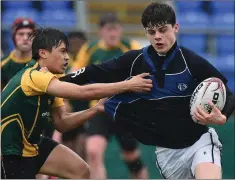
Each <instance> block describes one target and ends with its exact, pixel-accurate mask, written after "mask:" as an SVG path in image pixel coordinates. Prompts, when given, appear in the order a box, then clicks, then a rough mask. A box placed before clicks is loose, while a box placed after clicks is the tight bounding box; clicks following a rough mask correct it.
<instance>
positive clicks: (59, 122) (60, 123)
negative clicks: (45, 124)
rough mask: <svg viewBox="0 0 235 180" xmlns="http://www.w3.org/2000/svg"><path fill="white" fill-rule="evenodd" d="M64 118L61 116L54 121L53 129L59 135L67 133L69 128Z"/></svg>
mask: <svg viewBox="0 0 235 180" xmlns="http://www.w3.org/2000/svg"><path fill="white" fill-rule="evenodd" d="M64 117H65V115H62V116H61V117H59V118H58V117H57V118H56V120H54V126H55V129H56V130H57V131H58V132H60V133H65V132H67V131H69V127H68V125H67V124H66V120H65V118H64Z"/></svg>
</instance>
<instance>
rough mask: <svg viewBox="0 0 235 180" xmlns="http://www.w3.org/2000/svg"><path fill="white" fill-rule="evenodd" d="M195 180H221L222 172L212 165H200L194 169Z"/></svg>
mask: <svg viewBox="0 0 235 180" xmlns="http://www.w3.org/2000/svg"><path fill="white" fill-rule="evenodd" d="M195 178H196V179H221V178H222V171H221V168H220V167H219V166H217V165H216V164H213V163H200V164H198V165H197V166H196V168H195Z"/></svg>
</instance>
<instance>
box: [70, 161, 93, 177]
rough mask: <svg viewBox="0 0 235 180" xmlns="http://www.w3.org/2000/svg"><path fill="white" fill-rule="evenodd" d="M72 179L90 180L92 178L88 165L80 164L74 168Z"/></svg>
mask: <svg viewBox="0 0 235 180" xmlns="http://www.w3.org/2000/svg"><path fill="white" fill-rule="evenodd" d="M70 177H71V178H72V179H89V178H90V167H89V165H88V164H87V163H85V162H84V163H83V164H82V165H81V164H79V165H78V166H74V168H73V171H72V176H70Z"/></svg>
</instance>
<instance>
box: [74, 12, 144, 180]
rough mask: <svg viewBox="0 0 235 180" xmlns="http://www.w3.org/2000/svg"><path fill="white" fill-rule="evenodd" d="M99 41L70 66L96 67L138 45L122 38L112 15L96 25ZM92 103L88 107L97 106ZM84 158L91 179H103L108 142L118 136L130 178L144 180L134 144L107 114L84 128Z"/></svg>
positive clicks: (81, 52)
mask: <svg viewBox="0 0 235 180" xmlns="http://www.w3.org/2000/svg"><path fill="white" fill-rule="evenodd" d="M98 26H99V35H100V40H98V41H90V42H88V43H86V44H84V45H83V46H82V48H81V50H80V52H79V54H78V56H77V59H76V61H75V62H74V65H73V70H77V69H79V68H82V67H84V66H87V65H88V64H99V63H101V62H104V61H106V60H108V59H110V58H113V57H115V56H121V55H122V54H123V53H124V52H127V51H129V50H133V49H139V48H140V46H139V44H138V43H137V42H135V41H132V40H129V39H125V38H123V37H122V26H121V24H120V21H119V19H118V18H117V16H116V15H114V14H105V15H104V16H102V17H101V18H100V21H99V24H98ZM96 103H97V101H92V102H91V103H90V106H93V105H94V104H96ZM86 130H87V134H88V137H87V140H86V153H87V154H86V155H87V162H88V164H89V165H90V168H91V178H97V179H105V178H106V170H105V167H104V162H103V161H104V160H103V157H104V152H105V149H106V147H107V143H108V140H109V138H110V137H111V136H112V135H117V136H116V137H117V139H118V141H119V143H120V145H121V149H122V157H123V160H124V162H125V163H126V165H127V167H128V168H129V171H130V173H131V176H132V178H138V179H142V178H143V179H146V178H147V177H148V173H147V169H146V168H145V166H144V165H143V163H142V161H141V159H140V152H139V150H138V147H137V142H136V141H135V140H134V139H132V138H131V137H130V136H128V137H127V136H124V135H123V134H121V133H120V132H119V131H120V129H118V128H117V126H116V124H115V122H113V120H112V118H111V117H108V116H107V115H106V114H100V115H97V116H96V117H95V118H93V119H91V120H90V121H89V122H88V125H87V129H86Z"/></svg>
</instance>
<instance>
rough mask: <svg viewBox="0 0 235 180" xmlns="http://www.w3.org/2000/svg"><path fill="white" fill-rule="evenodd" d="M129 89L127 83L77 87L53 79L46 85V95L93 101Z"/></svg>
mask: <svg viewBox="0 0 235 180" xmlns="http://www.w3.org/2000/svg"><path fill="white" fill-rule="evenodd" d="M130 87H131V85H130V83H128V81H122V82H118V83H107V84H106V83H105V84H103V83H100V84H90V85H85V86H78V85H75V84H72V83H67V82H61V81H59V80H58V79H53V80H52V81H51V82H50V84H49V85H48V88H47V93H48V94H50V95H53V96H56V97H62V98H66V99H80V100H95V99H102V98H105V97H108V96H112V95H115V94H118V93H123V92H126V91H128V90H129V89H130Z"/></svg>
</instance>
